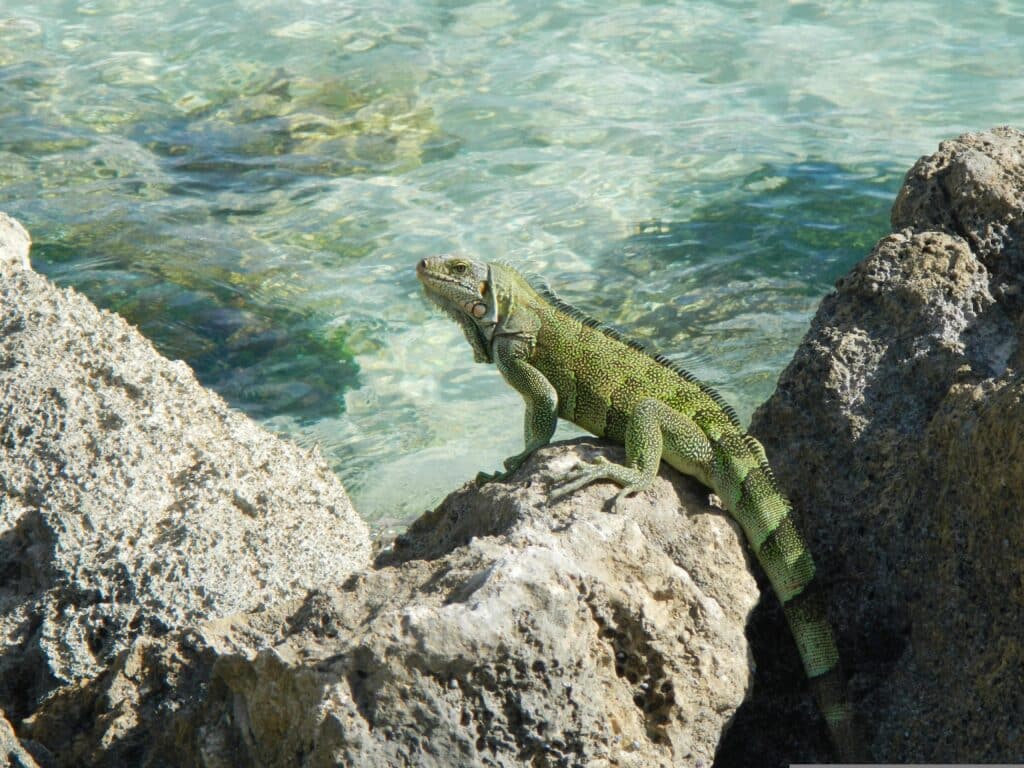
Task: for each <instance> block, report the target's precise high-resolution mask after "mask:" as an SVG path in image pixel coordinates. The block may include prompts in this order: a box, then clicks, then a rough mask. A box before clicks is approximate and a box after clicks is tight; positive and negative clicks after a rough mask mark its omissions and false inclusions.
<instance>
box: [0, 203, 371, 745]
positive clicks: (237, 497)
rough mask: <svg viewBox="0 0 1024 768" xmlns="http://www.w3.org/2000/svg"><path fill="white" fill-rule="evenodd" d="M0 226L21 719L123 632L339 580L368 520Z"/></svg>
mask: <svg viewBox="0 0 1024 768" xmlns="http://www.w3.org/2000/svg"><path fill="white" fill-rule="evenodd" d="M27 245H28V238H27V235H26V234H25V232H24V230H23V229H21V227H20V226H18V225H17V224H16V223H13V221H12V220H11V219H9V218H7V217H3V218H2V219H0V251H2V252H3V253H4V256H3V257H2V258H0V262H2V263H3V264H4V265H5V266H4V267H3V268H2V269H0V707H2V708H3V709H5V710H6V711H7V714H8V717H10V718H11V720H12V722H14V723H15V725H16V727H17V721H18V720H19V719H20V718H22V717H24V716H26V715H27V714H29V712H31V711H32V709H33V708H34V707H35V706H36V705H37V704H38V702H39V701H40V700H41V699H42V697H44V696H45V695H46V694H48V693H49V692H51V691H52V690H53V689H54V688H56V687H59V686H61V685H64V684H67V683H69V682H73V681H79V680H83V679H87V678H90V677H92V676H94V675H96V674H98V673H99V672H100V671H102V670H103V669H104V668H105V667H106V666H107V665H108V664H109V663H110V662H111V661H112V660H113V659H115V658H116V656H117V654H118V653H119V652H120V651H122V650H124V649H125V648H127V647H128V646H129V645H130V644H131V642H132V641H133V639H135V638H137V637H141V636H150V637H158V636H160V635H163V634H166V633H167V632H169V631H171V630H173V629H175V628H178V627H184V626H188V625H190V624H193V623H195V622H197V621H200V620H202V619H205V618H210V617H216V616H224V615H227V614H231V613H235V612H238V611H242V610H251V609H255V608H258V607H260V606H263V605H267V604H270V603H273V602H277V601H280V600H283V599H287V598H290V597H297V596H301V595H303V594H305V592H306V590H308V589H310V588H311V587H320V586H324V585H328V584H331V583H338V582H341V581H343V580H344V579H345V578H346V577H347V576H348V575H349V574H350V573H351V572H352V571H353V569H355V568H357V567H361V566H364V565H366V564H367V563H368V559H369V551H370V548H369V537H368V532H367V528H366V525H365V524H364V523H363V521H362V520H361V519H360V518H359V517H358V516H357V515H356V513H355V511H354V510H353V508H352V506H351V504H350V502H349V500H348V497H347V496H346V494H345V491H344V489H343V488H342V486H341V484H340V483H339V482H338V480H337V479H336V477H335V476H334V475H333V474H332V473H331V472H330V470H329V469H328V468H327V466H326V464H325V463H324V462H323V461H322V460H321V459H320V458H319V456H317V455H316V454H315V453H310V452H308V451H305V450H302V449H299V448H297V447H296V446H294V445H291V444H289V443H287V442H285V441H283V440H281V439H279V438H276V437H274V436H273V435H271V434H269V433H268V432H266V431H265V430H263V429H262V428H261V427H259V426H258V425H256V424H255V423H254V422H252V421H251V420H250V419H248V418H246V417H244V416H243V415H241V414H239V413H237V412H235V411H232V410H231V409H230V408H228V407H227V405H226V404H225V403H224V402H223V400H221V399H220V398H219V397H217V396H216V395H214V394H213V393H211V392H209V391H208V390H206V389H204V388H203V387H202V386H200V385H199V384H198V383H197V382H196V380H195V378H194V376H193V375H192V372H191V371H190V370H189V368H188V367H187V366H186V365H185V364H184V363H181V362H171V361H169V360H166V359H164V358H163V357H161V356H160V355H159V354H157V353H156V351H155V350H154V349H153V347H152V345H151V344H150V343H149V342H148V341H147V340H145V339H144V338H143V337H142V336H141V335H140V334H139V333H138V332H137V331H136V330H135V329H134V328H132V327H131V326H129V325H128V324H127V323H126V322H125V321H124V320H123V319H121V318H120V317H118V316H116V315H114V314H111V313H109V312H104V311H100V310H99V309H97V308H96V307H95V306H94V305H92V304H91V303H90V302H89V301H88V300H86V299H85V298H84V297H82V296H81V295H79V294H78V293H76V292H75V291H73V290H61V289H58V288H57V287H55V286H54V285H53V284H52V283H50V282H49V281H48V280H47V279H46V278H44V277H43V276H41V275H39V274H37V273H36V272H33V271H32V270H31V269H27V268H25V267H26V265H25V263H24V261H25V259H24V255H25V250H26V249H27Z"/></svg>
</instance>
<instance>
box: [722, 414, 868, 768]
mask: <svg viewBox="0 0 1024 768" xmlns="http://www.w3.org/2000/svg"><path fill="white" fill-rule="evenodd" d="M713 447H714V453H715V460H714V464H713V466H712V485H713V487H714V488H715V491H716V493H717V494H718V496H719V497H720V498H721V499H722V501H723V503H724V504H725V506H726V508H727V509H728V510H729V511H730V513H731V514H732V516H733V517H734V518H735V519H736V521H737V522H738V523H739V524H740V526H741V527H742V528H743V531H744V533H745V534H746V536H747V540H748V541H749V542H750V546H751V548H752V549H753V550H754V554H755V555H756V556H757V560H758V562H759V563H760V564H761V567H762V568H764V571H765V573H766V574H767V576H768V579H769V581H771V584H772V588H773V589H774V590H775V594H776V596H777V597H778V599H779V602H780V603H782V609H783V612H784V613H785V616H786V621H787V622H788V624H789V628H790V631H791V632H792V634H793V638H794V639H795V640H796V644H797V648H798V650H799V652H800V659H801V660H802V662H803V666H804V671H805V672H806V674H807V678H808V680H809V681H810V686H811V691H812V692H813V693H814V697H815V699H816V701H817V704H818V708H819V709H820V711H821V713H822V715H823V716H824V718H825V721H826V723H827V725H828V728H829V732H830V734H831V736H832V740H833V742H834V744H835V747H836V751H837V753H838V756H839V758H840V759H841V760H843V761H845V762H854V761H857V760H860V759H862V758H863V755H864V745H863V738H862V736H861V734H860V731H859V728H858V725H857V722H856V718H855V715H854V711H853V707H852V705H851V704H850V699H849V696H848V695H847V691H846V680H845V677H844V675H843V672H842V669H841V667H840V664H839V650H838V648H837V647H836V641H835V637H834V635H833V633H832V626H831V624H830V623H829V621H828V614H827V611H826V603H825V596H824V593H823V591H822V589H821V584H820V582H819V581H817V580H815V578H814V576H815V566H814V559H813V558H812V557H811V553H810V551H809V550H808V548H807V545H806V544H805V543H804V540H803V537H802V536H801V535H800V532H799V531H798V530H797V528H796V525H795V524H794V523H793V519H792V516H791V513H792V507H791V506H790V504H789V501H787V499H786V497H785V496H783V494H782V493H781V492H780V491H779V489H778V485H777V483H776V481H775V477H774V475H773V474H772V471H771V468H770V467H769V466H768V462H767V460H766V459H765V454H764V448H763V447H762V446H761V444H760V443H759V442H758V441H757V440H756V439H755V438H753V437H752V436H750V435H737V434H726V435H721V436H720V437H719V438H718V439H717V440H714V441H713Z"/></svg>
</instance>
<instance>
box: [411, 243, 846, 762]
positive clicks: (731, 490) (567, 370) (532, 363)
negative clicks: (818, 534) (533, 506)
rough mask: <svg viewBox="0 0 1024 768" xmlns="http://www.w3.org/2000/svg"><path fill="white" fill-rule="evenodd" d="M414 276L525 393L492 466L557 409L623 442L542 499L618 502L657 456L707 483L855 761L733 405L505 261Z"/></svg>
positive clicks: (759, 463)
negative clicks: (608, 486) (603, 483)
mask: <svg viewBox="0 0 1024 768" xmlns="http://www.w3.org/2000/svg"><path fill="white" fill-rule="evenodd" d="M416 272H417V276H418V277H419V279H420V281H421V282H422V283H423V286H424V289H425V291H426V293H427V296H428V297H429V298H430V299H431V300H433V301H434V302H435V303H437V304H438V305H439V306H440V307H441V308H442V309H444V310H445V311H446V312H448V314H450V315H451V316H452V317H453V318H454V319H455V320H456V321H457V322H458V323H459V324H460V325H461V326H462V329H463V332H464V333H465V335H466V338H467V340H468V341H469V342H470V345H471V346H472V347H473V351H474V355H475V357H476V360H477V361H478V362H493V363H494V364H495V365H497V367H498V369H499V370H500V371H501V373H502V375H503V376H504V377H505V379H506V381H508V383H509V384H511V385H512V386H513V387H514V388H515V389H516V390H518V391H519V393H520V394H521V395H522V396H523V399H524V400H525V401H526V422H525V436H526V448H525V450H524V451H523V452H522V453H519V454H517V455H515V456H512V457H510V458H509V459H507V460H506V461H505V468H506V470H507V472H512V471H513V470H515V469H516V468H517V467H518V466H519V465H521V464H522V463H523V461H525V459H526V457H527V456H529V455H530V453H532V452H533V451H534V450H536V449H537V448H540V447H542V446H544V445H546V444H547V443H548V442H549V441H550V440H551V436H552V435H553V433H554V431H555V424H556V422H557V421H558V417H559V416H560V417H562V418H564V419H569V420H570V421H572V422H574V423H575V424H578V425H579V426H581V427H583V428H584V429H586V430H587V431H589V432H592V433H594V434H595V435H598V436H600V437H606V438H608V439H610V440H615V441H616V442H619V443H622V444H624V445H625V448H626V459H627V463H626V465H620V464H614V463H611V462H609V461H607V460H603V459H599V460H598V461H597V462H595V463H593V464H587V465H582V466H580V467H578V468H577V469H576V470H574V471H573V472H572V473H570V474H569V475H568V476H567V477H566V478H565V480H564V482H563V483H562V484H561V485H560V486H559V487H557V488H556V489H555V491H554V492H553V493H552V497H553V498H558V497H560V496H564V495H565V494H568V493H572V492H573V491H576V490H578V489H579V488H581V487H583V486H584V485H586V484H588V483H591V482H594V481H596V480H610V481H612V482H614V483H617V484H618V485H620V486H622V490H621V492H620V493H619V495H618V496H617V497H616V502H618V501H619V500H620V499H621V498H623V497H624V496H626V495H629V494H631V493H635V492H638V491H642V490H644V489H646V488H648V487H649V486H650V485H651V483H652V482H653V481H654V477H655V475H656V474H657V471H658V465H659V462H660V461H661V460H662V459H664V460H665V461H667V462H668V463H669V464H671V465H672V466H673V467H675V468H676V469H678V470H679V471H681V472H684V473H686V474H688V475H692V476H694V477H696V478H697V479H698V480H700V481H701V482H702V483H704V484H705V485H707V486H708V487H710V488H712V489H713V490H714V492H715V493H716V494H717V495H718V496H719V498H720V499H721V500H722V502H723V504H724V506H725V507H726V508H727V509H728V510H729V512H730V513H731V514H732V516H733V517H734V518H735V519H736V520H737V522H738V523H739V524H740V526H741V527H742V528H743V530H744V532H745V533H746V536H747V539H748V541H749V542H750V546H751V548H752V549H753V551H754V553H755V554H756V556H757V559H758V561H759V562H760V563H761V566H762V567H763V568H764V570H765V572H766V573H767V575H768V578H769V580H770V581H771V584H772V587H773V588H774V590H775V593H776V595H777V596H778V598H779V600H780V601H781V603H782V606H783V610H784V612H785V615H786V619H787V621H788V622H789V626H790V629H791V631H792V633H793V637H794V638H795V640H796V643H797V646H798V648H799V651H800V656H801V659H802V660H803V665H804V669H805V671H806V673H807V676H808V678H809V679H810V681H811V686H812V689H813V690H814V693H815V696H816V698H817V700H818V705H819V707H820V708H821V711H822V714H823V715H824V716H825V719H826V721H827V722H828V725H829V728H830V730H831V732H832V736H833V739H834V741H835V743H836V747H837V749H838V751H839V753H840V756H841V757H842V758H843V759H852V758H853V757H854V756H856V755H857V754H858V753H859V751H860V745H859V739H858V738H857V735H856V729H855V726H854V722H853V716H852V709H851V707H850V705H849V702H848V699H847V697H846V693H845V684H844V681H843V677H842V674H841V672H840V669H839V655H838V651H837V650H836V644H835V640H834V638H833V635H832V629H831V626H830V625H829V622H828V619H827V618H826V613H825V605H824V600H823V598H822V595H821V591H820V588H819V586H818V584H817V582H815V581H814V572H815V569H814V561H813V560H812V558H811V555H810V552H808V550H807V547H806V545H805V544H804V541H803V539H802V537H801V536H800V534H799V532H798V531H797V529H796V527H795V526H794V524H793V520H792V518H791V516H790V505H789V502H788V501H786V499H785V497H784V496H783V495H782V493H781V492H780V491H779V489H778V487H777V486H776V483H775V479H774V477H773V475H772V473H771V470H770V468H769V466H768V463H767V460H766V458H765V453H764V448H762V446H761V444H760V443H759V442H758V441H757V440H756V439H754V438H753V437H752V436H750V435H748V434H746V433H745V432H744V430H743V428H742V427H741V426H740V424H739V421H738V419H737V418H736V414H735V412H734V411H733V410H732V409H731V408H730V407H729V406H728V405H726V404H725V403H724V402H723V401H722V400H721V399H720V398H719V397H718V395H716V394H715V393H714V392H713V391H712V390H711V389H710V388H708V387H707V386H705V385H703V384H702V383H700V382H699V381H697V380H696V379H695V378H694V377H693V376H691V375H690V374H688V373H686V372H685V371H683V370H682V369H681V368H678V367H677V366H675V365H673V364H672V363H671V362H669V361H667V360H665V359H664V358H661V357H652V356H650V355H648V354H647V353H646V352H644V351H643V349H642V348H641V347H639V345H636V344H634V343H632V342H627V341H625V340H623V339H622V338H621V337H619V335H618V334H616V333H614V332H613V331H610V330H608V329H605V328H603V327H601V326H599V325H598V324H597V323H595V322H594V321H591V320H588V319H586V318H584V317H583V316H582V315H581V314H580V313H579V312H577V311H576V310H574V309H572V308H571V307H569V306H568V305H566V304H564V303H563V302H561V301H560V300H558V299H557V298H556V297H555V296H554V295H553V294H552V293H550V291H547V290H546V289H545V288H543V287H541V286H537V285H535V284H534V283H532V282H530V281H528V280H526V279H525V278H524V277H523V276H522V275H520V274H519V273H518V272H516V271H515V270H514V269H512V268H511V267H509V266H506V265H504V264H489V263H486V262H480V261H474V260H471V259H467V258H462V257H437V258H430V259H424V260H423V261H421V262H420V264H419V265H418V266H417V270H416ZM502 474H504V473H499V475H497V476H499V477H500V476H502Z"/></svg>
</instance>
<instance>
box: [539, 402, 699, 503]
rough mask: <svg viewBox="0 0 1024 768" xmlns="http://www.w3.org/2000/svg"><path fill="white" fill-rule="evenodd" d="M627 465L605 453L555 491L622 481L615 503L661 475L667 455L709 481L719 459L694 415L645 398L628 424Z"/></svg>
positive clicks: (555, 493)
mask: <svg viewBox="0 0 1024 768" xmlns="http://www.w3.org/2000/svg"><path fill="white" fill-rule="evenodd" d="M625 444H626V464H624V465H623V464H616V463H614V462H612V461H609V460H608V459H606V458H604V457H603V456H602V457H599V458H598V459H597V460H596V461H594V462H593V463H589V464H582V465H580V466H578V467H577V468H576V469H574V470H573V471H572V472H570V473H569V474H568V475H567V476H566V477H565V479H564V480H563V481H562V483H561V484H560V485H558V486H557V487H556V488H555V489H554V490H553V491H552V493H551V499H552V500H554V499H559V498H561V497H563V496H566V495H568V494H570V493H573V492H575V491H578V490H579V489H580V488H582V487H583V486H585V485H589V484H590V483H593V482H596V481H598V480H611V481H612V482H613V483H616V484H618V485H621V486H622V490H621V491H619V493H618V494H617V495H616V497H615V501H614V502H613V505H614V506H616V507H617V506H618V505H619V503H620V502H621V501H622V500H623V499H624V498H626V497H627V496H630V495H632V494H634V493H638V492H640V491H644V490H647V489H648V488H650V486H651V484H652V483H653V482H654V477H655V475H657V474H658V464H659V462H660V461H661V458H662V455H663V454H664V455H668V456H671V457H672V458H673V462H672V463H673V464H674V465H675V466H676V467H678V468H679V469H680V470H681V471H683V472H686V473H687V474H690V475H694V476H695V477H697V478H698V479H699V480H701V481H702V482H708V476H709V472H710V468H711V464H712V461H713V456H714V453H713V450H712V446H711V441H710V440H708V437H707V435H706V434H705V433H704V431H703V430H702V429H701V428H700V427H698V426H697V424H695V423H694V421H693V420H692V419H690V418H689V417H687V416H684V415H683V414H681V413H679V412H678V411H674V410H672V408H670V407H669V406H667V405H665V403H663V402H661V401H660V400H654V399H647V400H643V401H641V402H640V403H639V404H638V405H637V406H636V408H635V409H634V411H633V415H632V416H631V417H630V419H629V422H628V423H627V425H626V437H625Z"/></svg>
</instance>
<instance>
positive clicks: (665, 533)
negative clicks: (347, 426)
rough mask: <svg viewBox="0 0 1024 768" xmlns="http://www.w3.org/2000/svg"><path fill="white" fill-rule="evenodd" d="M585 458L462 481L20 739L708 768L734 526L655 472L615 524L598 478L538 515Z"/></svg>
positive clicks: (491, 762) (746, 583)
mask: <svg viewBox="0 0 1024 768" xmlns="http://www.w3.org/2000/svg"><path fill="white" fill-rule="evenodd" d="M602 451H603V449H602ZM594 453H595V448H594V447H593V446H591V445H588V444H586V443H583V444H577V445H576V446H565V445H561V446H553V447H551V448H548V449H544V450H542V451H540V452H538V454H537V455H536V456H534V457H533V458H531V460H530V462H529V463H528V464H527V465H526V466H525V467H524V468H522V469H521V470H520V472H519V473H517V475H516V479H514V481H512V482H507V483H497V482H495V483H490V484H488V485H486V486H484V487H482V488H477V487H475V486H467V487H466V488H464V489H462V490H460V491H458V492H456V493H455V494H453V495H452V496H450V497H449V498H448V499H447V500H446V501H445V502H444V504H443V505H442V506H441V507H440V508H439V509H438V510H437V511H436V512H435V513H434V514H433V515H432V516H431V517H430V518H429V520H426V521H425V522H424V524H421V525H418V526H414V530H412V531H410V532H409V534H407V535H406V536H405V537H403V539H402V540H401V541H399V542H397V543H396V544H395V546H394V547H393V548H392V549H389V550H387V551H385V552H384V553H382V554H381V556H380V557H379V558H378V569H377V570H374V571H365V572H361V573H359V574H356V575H353V576H352V577H351V578H350V579H349V580H348V581H347V582H346V583H345V584H344V585H343V586H340V587H333V588H326V589H324V590H323V591H320V592H316V593H313V594H311V595H310V596H309V597H308V598H306V599H305V600H299V601H295V602H292V603H288V604H282V605H279V606H276V607H274V608H271V609H269V610H267V611H263V612H259V613H249V614H245V615H242V616H237V617H233V618H231V619H224V620H221V621H215V622H208V623H206V624H204V625H202V626H201V627H200V628H199V629H198V630H197V631H196V632H190V633H179V634H177V635H174V636H173V637H171V638H168V639H167V640H166V641H164V642H161V643H153V642H151V641H149V640H143V641H140V642H138V643H136V645H135V646H133V648H132V649H131V650H130V651H129V652H128V654H126V655H125V656H124V657H122V660H121V661H120V662H119V664H118V666H117V667H116V668H114V669H113V670H111V671H110V672H109V673H108V674H106V675H103V676H101V677H100V678H98V679H97V680H96V681H94V682H93V683H91V684H89V685H87V686H84V687H80V688H78V689H76V690H71V689H68V691H67V692H66V693H65V694H63V695H58V696H56V697H54V698H53V699H51V700H50V701H49V702H48V703H47V705H46V706H45V707H44V708H43V709H42V710H41V711H40V712H39V713H37V715H36V716H35V717H34V718H33V719H32V721H31V722H30V723H29V724H28V725H27V727H26V733H27V734H28V735H29V736H30V737H31V738H33V739H35V740H37V741H38V742H40V743H43V744H46V745H47V747H48V748H49V749H51V750H52V751H53V752H54V753H55V754H59V755H61V760H60V762H59V763H58V764H59V765H75V764H89V765H118V764H122V762H123V761H124V760H126V759H129V758H130V759H131V760H133V761H135V763H136V764H147V763H146V761H147V760H157V763H156V764H173V765H203V766H233V765H260V766H295V765H359V766H392V765H417V766H437V767H438V768H441V767H442V766H444V767H445V768H447V766H453V765H458V766H466V767H467V768H471V767H472V766H509V767H510V768H511V767H512V766H523V765H545V766H578V765H587V766H595V767H597V766H613V765H614V766H636V767H640V766H644V767H646V766H682V765H686V766H700V765H703V766H710V765H711V761H712V759H713V756H714V751H715V748H716V745H717V743H718V740H719V738H720V736H721V732H722V730H723V729H724V728H725V727H726V725H727V723H728V721H729V718H730V717H731V715H732V713H733V712H734V711H735V709H736V707H738V706H739V704H740V702H741V701H742V700H743V698H744V696H745V694H746V691H747V684H748V681H749V677H750V667H749V658H748V652H747V644H746V639H745V638H744V625H745V623H746V620H747V616H748V612H749V610H750V608H751V607H752V606H753V604H754V603H755V601H756V598H757V591H756V587H755V584H754V580H753V578H752V576H751V575H750V568H749V563H748V562H747V560H746V557H745V555H744V546H743V543H742V539H741V534H740V533H739V531H738V530H737V529H736V528H735V527H734V526H733V525H732V524H731V523H730V522H729V521H728V519H727V518H726V517H725V516H724V515H723V514H722V513H720V512H718V511H716V510H713V509H710V508H709V507H708V506H707V504H706V496H705V495H702V493H701V490H700V489H699V488H698V487H695V486H694V485H693V484H692V483H690V482H689V481H688V480H686V479H684V478H680V477H679V476H678V475H676V474H675V473H674V472H671V471H667V472H666V473H665V474H666V475H668V476H670V477H671V478H672V481H671V482H669V481H667V480H665V479H659V480H658V481H657V483H656V485H655V487H654V489H653V490H652V491H650V492H647V493H644V494H641V495H640V496H639V497H637V498H635V499H633V500H631V501H630V502H629V503H628V504H627V505H626V510H625V511H624V512H623V513H621V514H612V513H609V512H606V511H604V510H603V509H602V508H603V507H604V506H606V504H607V502H609V501H610V499H611V498H612V496H613V495H614V494H615V492H616V489H614V488H613V487H611V486H608V485H595V486H592V487H590V488H588V489H585V490H584V491H582V492H580V493H578V494H576V495H574V496H573V497H572V498H571V499H568V500H565V501H563V502H561V503H559V504H556V505H549V503H548V501H547V487H546V486H547V485H548V483H550V482H552V481H553V480H554V479H555V478H556V477H560V476H562V474H563V473H564V472H565V471H566V469H567V468H568V467H569V466H571V465H572V464H573V463H574V462H575V461H576V460H577V459H578V458H580V457H581V456H583V457H588V458H589V457H592V456H593V455H594ZM613 458H619V459H621V453H618V454H613ZM414 556H415V557H416V558H417V559H412V558H413V557H414ZM183 660H186V661H183ZM161 679H169V680H170V681H171V683H170V684H169V685H168V686H165V687H164V689H163V690H160V691H159V692H158V693H153V690H154V688H155V687H156V686H151V685H147V681H159V680H161ZM159 703H162V706H159V705H158V704H159ZM83 712H88V713H90V716H91V717H92V726H91V727H89V728H87V729H85V730H84V731H83V732H79V733H78V734H77V735H75V737H74V738H73V739H72V738H71V736H70V735H69V733H68V729H67V728H66V726H65V724H66V723H67V722H69V721H75V720H76V718H78V717H79V716H80V714H81V713H83ZM160 760H163V761H164V762H159V761H160Z"/></svg>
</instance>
